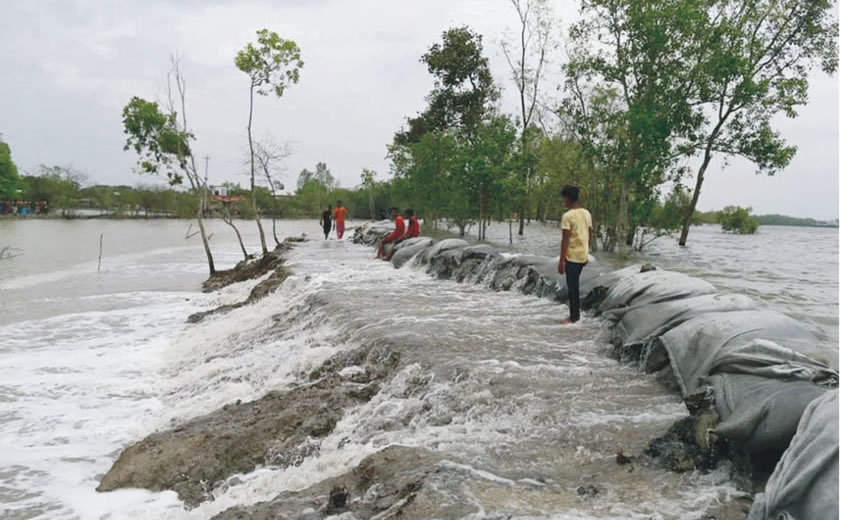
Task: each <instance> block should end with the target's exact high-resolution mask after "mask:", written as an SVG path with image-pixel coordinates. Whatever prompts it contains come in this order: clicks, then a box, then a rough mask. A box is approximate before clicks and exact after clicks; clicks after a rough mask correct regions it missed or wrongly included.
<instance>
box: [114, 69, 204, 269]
mask: <svg viewBox="0 0 844 520" xmlns="http://www.w3.org/2000/svg"><path fill="white" fill-rule="evenodd" d="M170 64H171V69H170V72H169V73H168V75H167V106H166V108H164V109H162V107H160V106H159V104H158V103H156V102H152V101H147V100H145V99H143V98H140V97H137V96H135V97H133V98H132V99H131V100H129V103H127V105H126V106H125V107H124V108H123V133H124V134H126V144H125V145H124V146H123V149H124V150H129V149H130V148H131V149H133V150H134V151H135V153H136V154H137V155H138V166H139V167H140V171H141V172H142V173H150V174H156V173H160V172H161V171H162V170H163V171H164V172H165V173H166V175H167V178H168V180H169V181H170V184H171V185H174V184H181V183H182V181H183V179H185V178H187V179H188V182H189V183H190V187H191V189H192V190H193V192H194V193H196V194H198V195H199V204H198V205H197V210H196V220H197V224H198V225H199V231H200V236H201V238H202V245H203V248H204V249H205V256H206V258H207V260H208V271H209V272H210V274H212V275H213V274H214V273H215V272H216V269H215V268H214V257H213V255H212V254H211V247H210V246H209V244H208V235H207V234H206V232H205V224H204V222H203V215H204V213H205V208H206V195H207V186H205V184H204V183H203V181H202V179H201V178H200V176H199V173H198V171H197V169H196V161H195V160H194V156H193V153H192V151H191V147H190V142H191V141H192V140H193V139H195V137H194V135H193V133H191V131H190V130H189V129H188V124H187V112H186V110H185V96H186V93H187V85H186V82H185V78H184V76H183V75H182V72H181V67H180V62H179V59H178V58H177V57H174V56H171V57H170ZM174 86H175V92H174V89H173V87H174ZM176 96H178V97H176Z"/></svg>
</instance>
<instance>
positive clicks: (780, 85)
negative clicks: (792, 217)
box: [679, 0, 838, 246]
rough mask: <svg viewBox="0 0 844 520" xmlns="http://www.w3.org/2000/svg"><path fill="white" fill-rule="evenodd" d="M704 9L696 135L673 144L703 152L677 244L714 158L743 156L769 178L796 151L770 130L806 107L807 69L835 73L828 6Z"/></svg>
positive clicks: (801, 3) (798, 1)
mask: <svg viewBox="0 0 844 520" xmlns="http://www.w3.org/2000/svg"><path fill="white" fill-rule="evenodd" d="M713 4H714V5H713V6H712V7H711V8H710V9H709V10H708V11H707V12H708V14H709V19H708V20H706V21H705V27H706V29H707V30H706V31H705V32H703V33H702V37H703V38H704V39H703V40H702V41H694V42H692V43H691V44H693V45H698V46H700V47H701V48H702V52H701V54H702V55H703V56H704V58H703V59H702V60H701V62H702V66H701V67H699V69H697V70H694V69H693V70H692V71H691V72H693V73H695V76H694V79H695V80H696V82H697V83H696V93H695V96H694V97H695V98H694V100H693V101H694V104H695V106H697V107H698V108H697V113H698V117H700V118H702V119H703V120H704V122H705V123H704V125H703V128H702V129H701V131H699V132H696V133H694V134H693V135H692V136H690V138H689V139H687V140H684V141H682V142H681V143H680V145H679V146H681V147H685V148H686V149H688V151H689V153H698V154H702V157H701V158H700V161H701V162H700V165H699V167H698V170H697V178H696V182H695V188H694V193H693V195H692V199H691V204H690V205H689V207H688V210H687V212H686V214H685V216H684V221H683V229H682V232H681V234H680V245H681V246H682V245H685V244H686V242H687V239H688V234H689V227H690V226H691V224H692V217H693V215H694V212H695V208H696V207H697V202H698V198H699V197H700V192H701V187H702V186H703V180H704V176H705V174H706V171H707V169H708V168H709V165H710V163H711V161H712V159H713V157H714V156H715V155H716V154H721V155H723V156H725V157H742V158H745V159H747V160H749V161H751V162H752V163H754V164H755V165H756V167H757V168H758V171H759V172H760V173H767V174H768V175H774V174H775V173H776V172H778V171H780V170H782V169H783V168H785V167H786V166H788V164H789V163H790V162H791V159H792V158H793V157H794V155H795V154H796V152H797V148H796V147H794V146H789V145H788V144H787V143H786V142H785V140H784V139H783V138H782V136H781V135H780V134H779V132H777V131H775V130H774V129H773V128H772V124H771V123H772V120H773V118H774V116H776V115H777V114H780V113H784V114H785V115H786V116H787V117H790V118H793V117H796V116H797V108H798V107H800V106H802V105H805V104H806V103H807V102H808V87H809V81H808V75H809V71H810V70H811V69H812V68H813V67H816V66H818V65H820V67H821V68H822V70H823V71H824V72H826V73H829V74H831V73H833V72H835V70H837V68H838V59H837V49H838V42H837V34H838V22H837V21H836V20H837V7H836V6H835V4H833V3H832V2H830V1H827V0H760V1H755V2H749V1H746V0H717V1H715V2H713Z"/></svg>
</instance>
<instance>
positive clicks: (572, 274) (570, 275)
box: [566, 260, 586, 321]
mask: <svg viewBox="0 0 844 520" xmlns="http://www.w3.org/2000/svg"><path fill="white" fill-rule="evenodd" d="M585 265H586V264H579V263H577V262H569V261H568V260H566V286H567V287H568V290H569V317H570V318H571V321H578V320H580V272H581V271H583V266H585Z"/></svg>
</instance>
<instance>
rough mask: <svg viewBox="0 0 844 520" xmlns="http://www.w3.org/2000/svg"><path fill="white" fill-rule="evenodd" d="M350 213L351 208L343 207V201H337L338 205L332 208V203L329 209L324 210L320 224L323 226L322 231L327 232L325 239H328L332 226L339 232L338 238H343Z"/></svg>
mask: <svg viewBox="0 0 844 520" xmlns="http://www.w3.org/2000/svg"><path fill="white" fill-rule="evenodd" d="M348 215H349V210H347V209H346V208H344V207H343V201H342V200H338V201H337V207H336V208H334V209H332V208H331V204H329V205H328V209H327V210H325V211H323V212H322V218H320V219H319V225H320V226H322V232H323V233H325V239H326V240H328V235H329V234H330V233H331V229H332V227H333V228H334V230H335V231H336V232H337V240H343V233H345V232H346V217H347V216H348Z"/></svg>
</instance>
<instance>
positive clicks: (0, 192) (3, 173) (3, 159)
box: [0, 136, 20, 199]
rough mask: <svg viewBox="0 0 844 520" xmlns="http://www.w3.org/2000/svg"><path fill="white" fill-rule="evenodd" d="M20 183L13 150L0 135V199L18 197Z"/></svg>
mask: <svg viewBox="0 0 844 520" xmlns="http://www.w3.org/2000/svg"><path fill="white" fill-rule="evenodd" d="M19 185H20V177H19V176H18V167H17V166H15V163H14V161H12V151H11V149H10V148H9V145H8V144H7V143H5V142H3V140H2V136H0V199H13V198H16V197H17V190H18V187H19Z"/></svg>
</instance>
